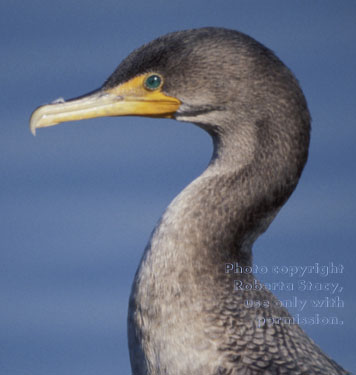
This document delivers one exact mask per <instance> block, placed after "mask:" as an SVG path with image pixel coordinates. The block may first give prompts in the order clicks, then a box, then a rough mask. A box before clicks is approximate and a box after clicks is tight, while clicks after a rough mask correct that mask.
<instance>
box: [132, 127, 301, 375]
mask: <svg viewBox="0 0 356 375" xmlns="http://www.w3.org/2000/svg"><path fill="white" fill-rule="evenodd" d="M257 132H258V131H257ZM235 133H236V132H235ZM246 139H248V140H249V143H248V144H246V142H245V143H244V140H246ZM264 141H265V143H266V142H267V140H264ZM259 146H261V144H259V139H258V134H257V133H255V134H248V136H245V137H244V138H242V139H241V138H239V137H236V138H235V139H233V138H231V137H226V138H225V139H218V138H215V139H214V147H215V149H214V154H213V159H212V161H211V162H210V164H209V166H208V168H207V169H206V171H205V172H204V173H203V174H202V175H201V176H200V177H198V178H197V179H196V180H195V181H193V182H192V183H191V184H190V185H189V186H188V187H186V188H185V189H184V190H183V191H182V192H181V193H180V194H179V195H178V196H177V197H176V198H175V199H174V200H173V202H172V203H171V204H170V205H169V207H168V208H167V210H166V212H165V213H164V214H163V216H162V218H161V220H160V222H159V223H158V225H157V227H156V229H155V231H154V233H153V235H152V237H151V240H150V242H149V244H148V246H147V248H146V250H145V253H144V255H143V258H142V261H141V264H140V267H139V269H138V271H137V274H136V277H135V281H134V284H133V289H132V294H131V298H130V307H129V344H130V355H131V362H132V366H133V373H134V374H141V373H142V374H143V373H146V372H145V369H143V368H142V366H143V365H142V363H145V366H148V367H151V366H152V368H154V367H155V366H160V367H162V366H163V365H164V361H165V360H167V361H168V362H169V361H173V359H172V358H173V357H174V355H173V354H172V353H171V352H169V350H170V349H168V348H175V349H174V350H177V348H179V347H180V346H181V345H182V343H184V342H185V343H186V344H187V345H188V343H189V344H191V347H192V348H193V347H195V346H196V343H194V342H195V341H197V342H204V337H203V336H202V337H200V333H198V332H197V330H195V331H194V334H193V333H192V332H189V329H188V328H187V327H188V326H190V324H191V323H190V322H193V321H194V322H195V323H194V324H198V325H199V319H198V318H197V317H198V316H199V315H202V314H203V315H204V313H203V311H208V310H209V306H214V305H215V304H216V298H217V297H216V296H217V295H221V294H223V295H226V296H228V295H229V293H231V292H232V288H233V286H232V284H231V282H232V278H229V280H228V281H227V279H226V274H225V264H226V263H232V262H238V263H239V264H240V265H251V263H252V254H251V248H252V244H253V242H254V241H255V239H256V238H257V237H258V236H259V235H260V234H261V233H262V232H263V231H264V230H265V229H266V228H267V227H268V225H269V224H270V222H271V221H272V220H273V218H274V216H275V215H276V213H277V212H278V210H279V208H280V207H281V205H282V204H283V203H284V202H285V200H286V199H287V198H288V196H289V195H290V194H291V192H292V191H293V189H294V187H295V185H296V183H297V180H298V178H299V174H300V172H301V167H300V168H299V170H298V168H294V172H293V173H294V176H292V177H291V171H290V168H289V166H288V167H283V166H282V167H279V166H278V164H277V166H275V165H274V164H275V163H276V162H277V160H275V159H276V158H278V155H279V152H278V149H277V150H272V149H271V150H270V149H268V147H267V146H266V145H262V146H263V147H267V149H266V150H265V152H261V150H259V149H258V147H259ZM236 149H237V150H238V152H236ZM303 164H304V162H303ZM292 169H293V168H292ZM288 173H289V175H287V174H288ZM285 175H286V176H285ZM202 319H205V318H203V317H202ZM194 328H195V327H194ZM191 329H193V327H191ZM202 335H203V333H202ZM178 337H179V339H178ZM172 340H173V341H174V342H172ZM197 345H198V344H197ZM185 350H189V345H188V348H187V349H185V348H182V351H181V353H183V352H185ZM157 353H160V354H159V356H160V360H158V359H157V355H158V354H157ZM187 355H188V353H187ZM190 355H192V356H193V354H190ZM172 356H173V357H172ZM163 357H164V358H165V360H163ZM138 358H142V361H141V360H138ZM200 360H201V359H199V358H198V357H197V358H193V357H192V358H191V361H200ZM168 362H167V363H168ZM178 362H179V360H177V364H176V365H177V366H178ZM197 365H198V362H197ZM135 366H141V367H138V368H137V369H136V370H135ZM152 368H151V369H150V371H148V373H156V372H155V371H154V370H152ZM146 370H147V369H146ZM162 373H164V372H162ZM183 373H184V372H183Z"/></svg>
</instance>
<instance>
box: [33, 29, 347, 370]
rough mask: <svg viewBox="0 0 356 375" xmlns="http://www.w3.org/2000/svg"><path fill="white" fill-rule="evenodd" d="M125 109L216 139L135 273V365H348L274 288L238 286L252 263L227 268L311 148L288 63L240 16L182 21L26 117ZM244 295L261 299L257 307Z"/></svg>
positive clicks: (248, 245) (242, 256)
mask: <svg viewBox="0 0 356 375" xmlns="http://www.w3.org/2000/svg"><path fill="white" fill-rule="evenodd" d="M122 115H139V116H152V117H167V118H174V119H176V120H179V121H189V122H192V123H194V124H196V125H198V126H199V127H201V128H203V129H205V130H206V131H207V132H208V133H209V134H210V135H211V137H212V139H213V144H214V152H213V156H212V159H211V161H210V163H209V166H208V168H207V169H206V170H205V172H204V173H203V174H202V175H201V176H200V177H199V178H197V179H196V180H195V181H193V182H192V183H191V184H190V185H189V186H188V187H187V188H185V189H184V190H183V191H182V192H181V193H180V194H179V195H178V196H177V197H176V198H175V199H174V200H173V202H172V203H171V204H170V205H169V207H168V208H167V210H166V211H165V213H164V214H163V216H162V218H161V219H160V221H159V223H158V225H157V226H156V229H155V230H154V232H153V234H152V237H151V239H150V241H149V243H148V245H147V247H146V249H145V252H144V255H143V258H142V261H141V264H140V266H139V268H138V271H137V273H136V276H135V280H134V283H133V287H132V293H131V298H130V303H129V316H128V337H129V346H130V357H131V366H132V372H133V374H134V375H142V374H150V375H153V374H155V375H158V374H159V375H163V374H165V375H197V374H199V375H201V374H206V375H208V374H211V375H213V374H221V375H222V374H235V375H237V374H238V375H246V374H265V375H267V374H293V375H297V374H298V375H301V374H305V375H313V374H328V375H333V374H347V371H345V370H343V369H342V368H341V367H340V366H339V365H338V364H337V363H335V362H334V361H333V360H331V359H330V358H328V357H327V356H326V355H325V354H323V352H322V351H321V350H320V349H319V347H318V346H317V345H316V344H314V342H313V341H312V340H311V339H310V338H309V337H308V336H307V335H306V334H305V333H304V332H303V331H302V329H301V328H300V327H299V326H298V325H296V324H291V322H290V321H288V319H289V318H290V315H289V313H288V312H287V310H286V309H284V308H283V307H280V305H279V304H278V303H277V299H276V298H275V297H274V296H273V294H272V293H271V292H269V291H268V290H265V289H261V290H258V288H255V289H253V288H252V289H250V290H248V289H247V290H245V289H243V288H242V289H243V290H240V288H235V289H234V285H235V286H236V280H237V282H238V283H240V285H241V284H246V283H251V284H253V283H254V280H255V279H254V276H253V275H252V274H249V273H229V272H225V265H226V264H231V263H238V265H240V266H251V264H252V244H253V242H254V241H255V240H256V238H257V237H258V236H259V235H260V234H261V233H263V232H264V231H265V230H266V229H267V227H268V226H269V224H270V223H271V221H272V220H273V218H274V217H275V215H276V214H277V212H278V211H279V209H280V208H281V207H282V205H283V204H284V203H285V202H286V200H287V199H288V197H289V196H290V195H291V193H292V192H293V190H294V188H295V187H296V185H297V182H298V180H299V177H300V175H301V172H302V169H303V167H304V164H305V162H306V160H307V155H308V146H309V132H310V116H309V111H308V108H307V104H306V101H305V98H304V95H303V93H302V90H301V89H300V87H299V85H298V82H297V81H296V79H295V78H294V76H293V74H292V73H291V72H290V71H289V69H288V68H287V67H286V66H285V65H284V64H283V63H282V62H281V61H280V60H279V59H278V58H277V57H276V56H275V55H274V53H273V52H271V51H270V50H269V49H267V48H266V47H264V46H263V45H261V44H260V43H258V42H256V41H255V40H254V39H252V38H250V37H248V36H246V35H244V34H242V33H239V32H236V31H233V30H227V29H223V28H202V29H196V30H187V31H181V32H175V33H171V34H168V35H165V36H162V37H160V38H158V39H156V40H154V41H153V42H151V43H148V44H146V45H144V46H142V47H141V48H139V49H137V50H136V51H134V52H133V53H131V54H130V55H129V56H128V57H127V58H126V59H125V60H124V61H123V62H122V63H121V64H120V65H119V67H118V68H117V69H116V70H115V72H114V73H113V74H112V75H111V76H110V77H109V78H108V80H107V81H106V82H105V83H104V85H103V86H102V87H101V88H100V89H99V90H97V91H95V92H93V93H91V94H89V95H87V96H84V97H81V98H78V99H74V100H70V101H68V102H64V101H62V102H55V103H53V104H49V105H45V106H42V107H40V108H38V109H37V110H36V111H35V112H34V113H33V115H32V118H31V130H32V132H33V133H34V132H35V130H36V129H37V128H41V127H45V126H50V125H55V124H57V123H60V122H64V121H72V120H80V119H85V118H92V117H99V116H122ZM234 281H235V283H234ZM246 300H255V301H267V303H266V304H265V305H264V306H262V305H261V306H259V307H256V308H254V309H252V308H246V307H245V305H244V301H246ZM279 318H286V319H284V320H283V319H282V321H280V319H279ZM261 319H265V321H266V322H269V324H264V325H261V324H259V323H258V322H261ZM277 322H279V323H277Z"/></svg>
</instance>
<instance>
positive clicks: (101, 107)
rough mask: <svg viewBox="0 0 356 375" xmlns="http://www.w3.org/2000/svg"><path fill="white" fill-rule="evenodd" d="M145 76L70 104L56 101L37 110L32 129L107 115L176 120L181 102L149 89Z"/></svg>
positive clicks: (75, 100) (34, 131)
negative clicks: (176, 113)
mask: <svg viewBox="0 0 356 375" xmlns="http://www.w3.org/2000/svg"><path fill="white" fill-rule="evenodd" d="M145 78H146V75H140V76H137V77H135V78H133V79H131V80H129V81H127V82H124V83H122V84H120V85H118V86H116V87H113V88H109V89H106V88H102V89H99V90H97V91H94V92H92V93H90V94H88V95H85V96H82V97H79V98H76V99H71V100H68V101H64V100H57V101H55V102H53V103H51V104H47V105H44V106H41V107H38V108H37V109H36V110H35V111H34V112H33V113H32V116H31V120H30V129H31V132H32V134H33V135H35V134H36V129H38V128H44V127H47V126H52V125H56V124H59V123H61V122H67V121H76V120H83V119H89V118H95V117H106V116H148V117H165V118H173V117H174V114H175V112H176V111H177V110H178V109H179V107H180V104H181V102H180V100H179V99H177V98H175V97H172V96H168V95H166V94H164V93H163V92H162V91H161V89H159V90H153V91H151V90H148V89H146V88H145V86H144V80H145Z"/></svg>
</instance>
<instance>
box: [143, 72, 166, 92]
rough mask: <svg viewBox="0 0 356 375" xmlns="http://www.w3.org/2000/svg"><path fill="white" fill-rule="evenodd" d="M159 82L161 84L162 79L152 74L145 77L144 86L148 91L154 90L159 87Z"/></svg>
mask: <svg viewBox="0 0 356 375" xmlns="http://www.w3.org/2000/svg"><path fill="white" fill-rule="evenodd" d="M161 82H162V78H161V77H160V76H158V75H157V74H152V75H151V76H149V77H147V79H146V81H145V86H146V87H147V88H148V89H149V90H155V89H158V87H160V86H161Z"/></svg>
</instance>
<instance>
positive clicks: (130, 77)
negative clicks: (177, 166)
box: [31, 28, 293, 133]
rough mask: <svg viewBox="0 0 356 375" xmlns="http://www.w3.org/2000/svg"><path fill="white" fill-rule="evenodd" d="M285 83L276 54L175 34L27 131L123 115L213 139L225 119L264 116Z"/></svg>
mask: <svg viewBox="0 0 356 375" xmlns="http://www.w3.org/2000/svg"><path fill="white" fill-rule="evenodd" d="M276 76H278V78H279V79H276ZM283 76H286V77H287V80H285V82H287V83H286V86H288V84H289V85H290V84H293V79H292V78H291V77H292V75H291V74H290V73H289V71H288V70H287V69H286V68H285V67H284V65H283V64H282V63H281V62H280V61H279V60H278V59H277V58H276V57H275V56H274V54H273V53H272V52H270V51H269V50H268V49H267V48H265V47H263V46H262V45H261V44H259V43H258V42H256V41H254V40H253V39H252V38H249V37H248V36H246V35H244V34H241V33H238V32H236V31H232V30H226V29H219V28H203V29H196V30H186V31H180V32H176V33H171V34H167V35H165V36H163V37H160V38H158V39H156V40H154V41H152V42H150V43H148V44H146V45H144V46H142V47H140V48H139V49H137V50H135V51H134V52H132V53H131V54H130V55H129V56H128V57H127V58H126V59H125V60H124V61H123V62H122V63H121V64H120V65H119V66H118V68H117V69H116V70H115V71H114V73H113V74H112V75H111V76H110V77H109V78H108V79H107V81H106V82H105V83H104V85H103V86H102V87H101V88H100V89H98V90H96V91H94V92H92V93H90V94H88V95H84V96H82V97H80V98H76V99H72V100H68V101H59V102H58V101H57V102H54V103H52V104H48V105H44V106H42V107H39V108H38V109H36V110H35V111H34V113H33V114H32V117H31V130H32V132H33V133H35V131H36V129H37V128H42V127H47V126H51V125H56V124H59V123H61V122H67V121H75V120H82V119H87V118H93V117H104V116H125V115H129V116H149V117H164V118H175V119H177V120H181V121H189V122H194V123H196V124H198V125H200V126H201V127H203V128H205V129H206V130H208V131H209V132H213V133H215V132H219V131H221V128H223V127H224V124H226V123H227V121H225V120H226V118H227V117H229V116H230V117H231V112H234V113H235V114H240V116H241V118H242V117H246V116H247V115H248V112H249V113H250V115H253V113H256V112H257V109H258V111H259V115H261V111H263V108H264V109H265V110H269V111H270V110H271V106H270V105H269V104H268V103H267V102H268V100H267V101H266V98H271V97H273V87H276V84H275V83H276V82H279V85H280V86H281V85H282V86H283V82H282V83H281V77H282V78H283ZM288 80H289V81H288ZM266 81H269V82H266ZM282 81H283V80H282ZM267 87H268V89H267ZM271 87H272V89H271ZM266 90H269V92H266ZM275 91H276V90H275ZM277 91H278V90H277ZM286 91H287V90H286ZM270 101H271V103H272V102H273V100H272V99H271V100H270ZM274 102H275V101H274ZM255 106H256V108H255ZM226 126H228V125H226Z"/></svg>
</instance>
